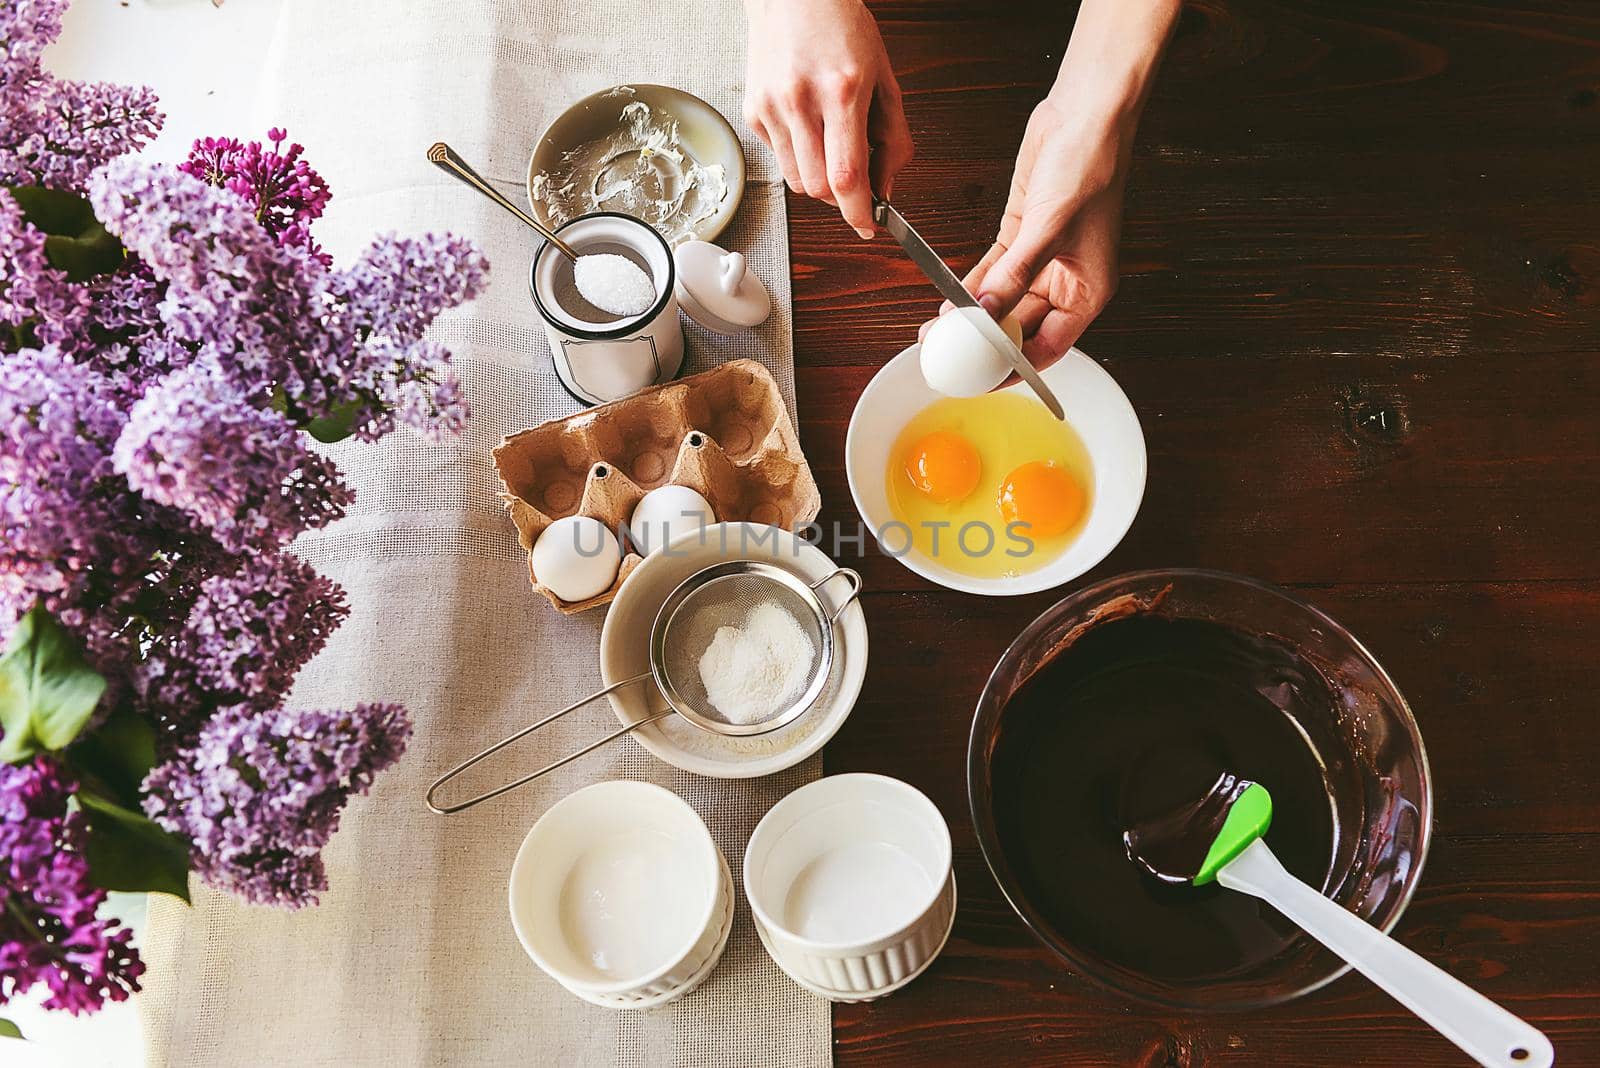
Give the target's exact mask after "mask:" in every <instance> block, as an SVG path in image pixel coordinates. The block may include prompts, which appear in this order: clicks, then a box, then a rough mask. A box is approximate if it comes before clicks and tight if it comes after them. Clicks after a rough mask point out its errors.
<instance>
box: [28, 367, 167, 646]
mask: <svg viewBox="0 0 1600 1068" xmlns="http://www.w3.org/2000/svg"><path fill="white" fill-rule="evenodd" d="M122 418H123V417H122V414H121V412H120V411H119V410H118V409H117V406H116V404H115V403H114V401H113V398H112V394H111V391H110V390H109V389H108V388H106V384H105V382H104V381H103V380H102V379H101V378H100V376H99V375H97V374H95V373H94V372H93V371H92V370H90V369H89V368H86V367H80V366H78V365H76V364H74V363H72V362H71V361H70V360H67V359H66V358H65V357H64V356H62V355H61V354H60V353H59V352H57V351H56V350H54V349H45V350H42V351H41V350H33V349H24V350H23V351H22V352H19V353H16V354H15V355H11V356H6V357H3V358H0V633H5V632H9V631H10V629H11V627H12V625H13V624H14V623H15V622H16V620H17V618H18V617H20V616H21V615H22V613H24V612H26V611H27V610H28V609H29V608H30V607H32V606H33V604H34V602H35V601H36V600H39V599H41V598H43V599H45V601H46V603H47V605H48V606H50V607H55V606H56V605H57V604H61V603H78V602H81V601H82V600H83V599H84V597H85V595H86V593H87V591H88V589H89V588H90V587H91V586H95V587H105V586H107V585H109V584H110V580H111V579H112V578H114V577H115V576H118V575H121V574H125V573H126V570H127V569H128V568H129V567H131V566H134V565H136V564H137V563H138V556H139V554H140V553H141V551H145V547H144V544H143V540H142V538H141V537H140V534H139V531H138V530H137V529H136V528H134V529H129V528H128V527H127V526H126V525H125V524H124V522H123V521H124V520H126V519H127V518H128V514H127V509H126V507H125V506H126V504H127V502H126V501H125V500H124V499H122V498H123V497H125V496H126V486H125V485H121V480H120V479H117V478H116V477H115V472H113V470H112V468H111V447H112V443H113V442H115V441H116V440H117V435H118V434H119V433H121V431H122ZM119 489H120V493H119ZM102 568H104V569H106V570H107V571H108V574H107V575H106V576H104V577H101V576H100V575H99V571H100V570H101V569H102Z"/></svg>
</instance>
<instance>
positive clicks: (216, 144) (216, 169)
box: [178, 127, 332, 266]
mask: <svg viewBox="0 0 1600 1068" xmlns="http://www.w3.org/2000/svg"><path fill="white" fill-rule="evenodd" d="M288 136H289V135H288V134H287V133H286V132H285V131H283V130H280V129H277V128H276V127H274V128H273V129H271V130H268V131H267V140H268V141H270V142H272V147H271V148H270V149H269V148H267V147H266V146H264V145H263V144H262V143H261V142H260V141H251V142H249V143H248V144H245V143H243V142H241V141H239V140H238V139H237V138H234V137H207V138H203V139H201V140H198V141H196V142H195V143H194V147H193V148H191V149H190V150H189V158H188V159H187V160H185V161H184V162H182V163H180V164H179V165H178V169H179V170H180V171H183V172H184V173H185V174H192V175H194V176H195V177H196V178H199V179H200V180H201V181H203V182H205V183H207V184H208V185H214V186H218V187H220V188H223V189H227V190H230V191H232V192H233V193H235V194H237V195H238V196H239V197H240V198H241V199H243V200H244V201H245V203H247V204H249V205H250V206H251V207H252V208H253V209H254V210H255V216H256V221H257V222H259V223H261V225H262V226H263V227H264V228H265V229H266V231H267V233H269V234H271V235H272V236H273V237H275V238H277V239H278V243H279V244H282V245H289V246H297V247H300V248H304V249H306V250H308V251H309V252H311V253H312V254H313V255H314V256H316V258H317V259H318V260H319V261H321V262H322V264H323V265H324V266H326V265H328V264H330V263H331V262H332V257H330V256H328V255H327V254H326V253H324V252H323V251H322V250H321V249H320V248H318V247H317V246H316V244H315V243H314V242H313V241H312V240H311V223H312V222H314V221H315V220H316V219H317V218H319V217H320V216H321V215H322V209H323V208H324V207H326V206H327V203H328V198H329V193H328V183H327V182H324V181H323V180H322V176H321V175H319V174H318V173H317V172H316V171H314V170H312V169H311V165H310V164H308V163H307V162H306V161H305V160H304V159H302V158H301V153H302V152H304V151H305V149H304V148H303V147H302V146H300V145H298V144H291V145H290V146H289V148H288V150H287V151H285V150H284V148H283V142H284V141H285V140H286V139H287V138H288Z"/></svg>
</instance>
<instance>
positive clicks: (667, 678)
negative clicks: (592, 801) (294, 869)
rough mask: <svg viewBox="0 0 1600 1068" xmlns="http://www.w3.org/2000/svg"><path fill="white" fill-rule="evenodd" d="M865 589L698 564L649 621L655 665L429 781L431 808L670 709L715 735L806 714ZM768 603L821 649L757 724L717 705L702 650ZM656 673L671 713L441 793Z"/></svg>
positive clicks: (773, 570) (773, 569)
mask: <svg viewBox="0 0 1600 1068" xmlns="http://www.w3.org/2000/svg"><path fill="white" fill-rule="evenodd" d="M836 578H843V579H844V580H845V581H846V582H847V583H848V584H849V587H850V592H849V595H848V596H846V597H845V598H844V600H842V601H840V602H839V603H838V604H837V605H835V606H834V607H833V608H832V609H829V608H828V607H827V606H825V605H824V604H823V603H822V600H821V598H820V596H819V595H818V591H819V590H820V589H821V588H822V587H823V586H824V585H826V584H827V583H829V582H831V581H832V580H834V579H836ZM860 593H861V576H860V575H859V574H857V573H856V572H855V571H852V570H851V569H850V568H848V567H841V568H836V569H835V570H833V571H830V572H828V573H827V574H826V575H824V576H822V578H820V579H817V580H816V581H815V582H810V583H808V582H806V581H805V580H804V579H801V578H798V577H797V576H795V575H794V574H792V573H790V572H789V571H786V570H784V569H783V568H781V567H777V566H775V565H772V564H765V563H761V562H760V561H756V560H730V561H728V562H726V563H721V564H713V565H711V566H710V567H707V568H704V569H702V570H700V571H696V572H695V573H694V574H692V575H690V576H689V577H688V578H686V579H684V580H683V581H682V582H680V583H679V584H678V585H677V587H676V588H674V589H673V591H672V593H671V594H669V595H668V596H667V599H666V600H665V601H663V602H662V604H661V607H660V608H659V609H658V610H657V611H656V618H655V622H654V623H652V624H651V626H650V670H649V671H646V672H642V673H641V674H638V675H634V676H632V677H631V678H626V679H619V680H618V681H616V682H613V683H612V684H611V685H609V686H607V687H605V688H604V689H601V690H596V691H595V692H594V693H592V694H590V695H589V696H588V697H585V698H583V699H582V700H581V701H576V702H574V703H573V704H570V705H568V706H567V707H566V708H563V709H562V710H561V711H559V712H556V713H553V714H551V715H549V716H546V717H545V718H544V719H541V720H539V721H538V722H537V723H534V724H531V725H530V726H527V727H524V728H522V730H520V731H518V732H517V733H515V734H513V735H511V736H509V737H507V738H503V739H501V740H500V741H498V742H496V743H495V744H494V745H491V746H490V747H489V748H487V749H485V750H483V751H482V752H481V753H478V754H477V755H476V756H473V757H472V758H471V759H469V760H466V761H464V762H463V763H461V764H458V765H456V766H455V767H454V768H452V769H450V770H449V771H447V772H446V773H445V774H443V775H441V776H440V777H439V778H438V779H437V780H435V781H434V784H433V785H432V786H430V787H428V793H427V798H426V799H427V803H428V807H429V808H430V809H432V810H433V811H435V812H437V813H440V814H441V815H443V814H447V813H451V812H460V811H461V810H462V809H466V808H471V807H472V806H473V805H476V804H477V803H478V802H480V801H487V800H489V799H490V798H491V797H498V796H500V795H501V794H503V793H505V792H507V791H508V790H515V789H516V788H517V787H519V786H522V785H523V784H525V783H529V782H532V781H533V780H534V779H537V778H538V777H539V776H541V775H543V774H545V773H546V772H550V771H554V770H555V769H556V768H559V767H561V766H562V765H563V764H566V763H569V762H571V761H573V760H576V759H578V758H579V757H581V756H583V755H585V754H587V753H591V752H593V751H594V750H596V749H598V748H600V747H601V746H602V745H605V744H606V743H608V742H613V741H615V740H617V739H618V738H621V737H622V736H623V735H624V734H629V733H631V732H633V731H635V730H637V729H639V728H640V727H642V726H644V725H645V724H647V723H654V722H655V721H656V720H658V719H665V718H666V717H667V716H671V715H679V716H682V717H683V718H684V719H686V720H688V721H689V722H690V723H691V724H693V725H694V726H696V727H698V728H700V729H701V730H703V731H709V732H711V733H713V734H721V735H726V736H729V737H741V736H747V735H753V734H766V733H769V732H771V731H775V730H777V729H778V728H780V727H784V726H787V725H788V724H790V723H793V722H794V721H795V720H797V719H799V718H800V717H801V716H803V715H805V714H806V712H808V711H809V710H810V709H811V707H812V706H813V705H815V704H816V702H817V698H819V697H821V696H822V691H823V689H824V688H825V687H826V686H827V684H828V676H829V674H830V673H831V672H832V670H833V657H834V640H833V625H834V622H835V621H836V620H838V618H839V614H840V613H841V612H843V611H844V610H845V609H846V608H848V607H849V606H850V604H851V602H853V601H854V600H855V599H856V597H857V596H858V595H859V594H860ZM765 604H774V605H777V606H778V607H780V608H782V609H783V610H784V611H785V612H787V613H788V614H789V615H790V616H791V617H792V618H793V619H794V621H795V622H796V623H798V624H799V625H800V628H801V630H803V631H804V632H805V635H806V637H807V638H808V639H809V640H810V642H811V647H812V649H813V650H815V654H814V656H813V657H812V661H811V665H810V669H809V671H807V672H806V673H805V675H804V679H803V685H802V686H801V687H799V688H798V689H797V690H796V692H795V695H794V696H793V697H792V698H789V699H788V700H787V702H786V703H784V704H782V705H780V706H779V707H777V708H775V709H773V710H772V712H771V713H769V714H768V715H766V716H764V717H763V718H761V719H759V720H757V721H755V722H753V723H733V722H730V721H729V720H728V719H727V718H726V717H724V716H723V715H722V714H721V713H720V712H718V711H717V708H716V706H715V705H714V704H713V703H712V701H711V698H710V695H709V694H707V693H706V687H705V684H704V683H703V682H702V681H701V679H700V657H701V655H702V654H703V653H704V652H705V650H706V648H707V647H708V646H709V645H710V644H711V642H712V639H713V637H714V636H715V635H716V633H717V630H718V628H720V627H741V626H743V624H744V622H745V621H746V620H747V619H749V617H750V614H751V613H752V612H753V611H754V610H755V609H756V608H758V607H760V606H762V605H765ZM646 679H653V680H654V681H655V684H656V688H657V689H658V690H660V691H661V695H662V697H664V698H665V699H666V701H667V704H668V705H669V706H670V707H669V708H668V709H667V710H666V711H664V712H657V713H656V714H654V715H651V716H646V717H645V718H644V719H641V720H637V721H635V722H633V723H630V724H628V725H627V726H625V727H623V728H621V729H620V730H616V731H613V732H611V733H610V734H608V735H606V736H605V737H604V738H600V739H598V740H596V741H594V742H591V743H590V744H588V745H586V746H584V747H583V748H582V749H579V750H578V751H577V752H575V753H569V754H567V755H566V756H564V757H562V758H561V759H559V760H556V761H554V762H552V763H550V764H546V765H545V766H544V767H542V768H540V769H539V770H538V771H535V772H532V773H530V774H528V775H524V776H523V777H522V778H520V779H517V780H515V781H513V782H508V783H505V784H504V785H502V786H497V787H495V788H494V789H492V790H489V791H487V792H485V793H481V794H479V795H478V796H476V797H473V798H469V799H467V800H466V801H460V802H457V803H455V804H449V805H442V804H440V803H438V801H436V800H435V796H436V795H437V794H438V792H439V790H440V788H441V787H443V786H444V785H445V783H447V782H449V781H450V780H451V779H453V778H455V777H456V776H457V775H460V774H461V773H462V772H464V771H466V770H467V769H468V768H470V767H472V766H473V765H474V764H476V763H478V762H479V761H481V760H483V759H484V758H485V757H488V756H491V755H492V754H494V753H497V752H499V751H500V750H501V749H504V748H505V747H506V746H508V745H510V744H511V743H513V742H515V741H518V740H520V739H522V738H525V737H527V736H528V735H530V734H532V733H533V732H534V731H536V730H538V729H539V728H540V727H543V726H545V725H546V724H549V723H554V722H555V721H556V720H558V719H560V718H561V717H562V716H564V715H566V714H567V713H568V712H572V711H574V710H575V709H579V708H582V707H583V706H584V705H586V704H589V703H590V702H591V701H595V700H598V699H599V698H601V697H604V696H606V695H607V694H609V693H612V692H614V691H616V690H620V689H622V688H623V687H624V686H632V685H634V684H635V683H639V682H643V681H645V680H646Z"/></svg>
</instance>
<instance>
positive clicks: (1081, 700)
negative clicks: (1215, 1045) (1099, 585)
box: [992, 613, 1335, 985]
mask: <svg viewBox="0 0 1600 1068" xmlns="http://www.w3.org/2000/svg"><path fill="white" fill-rule="evenodd" d="M1334 703H1335V694H1334V690H1333V687H1331V686H1330V684H1329V683H1328V682H1327V680H1326V679H1325V678H1324V677H1323V676H1322V674H1321V673H1319V672H1318V671H1317V670H1316V668H1315V667H1313V666H1312V665H1311V664H1309V663H1308V662H1306V661H1305V660H1304V659H1303V658H1302V657H1300V656H1299V655H1298V654H1297V653H1296V652H1295V651H1294V650H1293V649H1291V648H1290V647H1289V646H1287V645H1286V644H1284V643H1282V642H1280V641H1278V640H1276V639H1273V638H1270V637H1263V636H1257V635H1250V634H1245V633H1243V632H1240V631H1237V630H1234V629H1232V628H1230V627H1227V626H1224V625H1222V624H1218V623H1213V622H1209V621H1205V620H1197V619H1173V618H1168V617H1165V616H1162V615H1159V614H1153V613H1149V614H1133V615H1128V616H1125V617H1123V618H1114V619H1111V620H1109V621H1103V622H1100V623H1096V624H1094V625H1092V626H1090V627H1088V628H1087V629H1086V630H1085V631H1083V632H1082V633H1079V634H1077V635H1075V636H1074V638H1073V640H1072V641H1071V642H1070V644H1068V645H1067V646H1066V647H1065V648H1063V649H1061V650H1058V651H1057V652H1056V653H1055V655H1054V656H1053V657H1052V658H1051V659H1050V660H1049V661H1047V662H1046V663H1045V664H1043V665H1042V666H1041V667H1040V668H1039V669H1038V670H1036V671H1035V672H1034V673H1033V674H1032V675H1031V676H1030V677H1029V678H1028V679H1027V680H1026V681H1025V682H1024V683H1023V684H1022V685H1021V686H1020V687H1019V688H1018V689H1017V691H1016V692H1015V693H1014V694H1013V695H1012V696H1011V699H1010V701H1009V702H1007V705H1006V708H1005V714H1004V716H1003V717H1002V720H1001V727H1000V735H999V737H998V739H997V741H996V748H995V752H994V758H993V774H992V782H993V807H994V815H995V823H996V831H997V834H998V836H999V839H1000V844H1001V850H1002V852H1003V854H1004V856H1005V858H1006V863H1007V864H1008V865H1009V866H1010V868H1011V869H1012V873H1013V875H1014V877H1015V879H1016V880H1017V882H1018V883H1019V885H1020V887H1021V889H1022V890H1023V893H1024V895H1025V897H1026V898H1027V900H1028V901H1029V902H1030V903H1031V904H1032V906H1033V908H1034V909H1035V910H1036V912H1037V913H1038V914H1039V916H1038V918H1039V919H1041V920H1042V921H1043V923H1044V925H1045V926H1046V927H1047V928H1050V929H1052V930H1050V931H1048V932H1047V933H1049V934H1052V935H1053V936H1054V937H1056V938H1057V939H1059V940H1060V941H1063V942H1065V943H1067V944H1070V945H1072V946H1074V947H1076V948H1077V950H1078V951H1079V952H1082V953H1085V954H1088V955H1091V956H1095V957H1098V958H1100V959H1101V960H1103V961H1104V962H1106V963H1107V964H1110V965H1112V966H1115V967H1121V968H1126V969H1129V970H1131V971H1134V972H1137V973H1140V974H1142V975H1144V976H1147V977H1149V978H1152V979H1156V980H1158V981H1162V982H1169V983H1173V984H1182V985H1187V984H1201V983H1204V982H1206V981H1207V980H1211V979H1215V978H1220V977H1224V976H1230V975H1234V974H1237V973H1240V972H1242V971H1245V970H1247V969H1249V968H1251V967H1253V966H1254V965H1256V964H1258V963H1260V962H1262V961H1265V960H1267V959H1269V958H1271V957H1273V956H1275V955H1276V954H1278V953H1279V952H1281V951H1283V950H1284V949H1285V947H1287V946H1288V945H1289V943H1290V942H1291V941H1293V940H1295V939H1296V938H1297V937H1298V931H1297V929H1296V928H1295V927H1294V925H1293V924H1291V923H1289V922H1288V921H1287V920H1285V919H1283V918H1282V917H1281V916H1279V915H1278V914H1277V913H1276V912H1275V911H1274V910H1273V909H1272V908H1271V907H1270V906H1267V905H1265V904H1263V903H1261V902H1259V901H1257V900H1255V899H1254V898H1251V897H1248V896H1246V895H1244V894H1237V893H1233V892H1231V891H1228V890H1225V889H1223V888H1222V887H1220V886H1217V885H1215V884H1211V885H1207V886H1202V887H1195V886H1191V885H1187V884H1185V885H1173V884H1171V883H1168V882H1163V881H1161V880H1160V879H1158V878H1156V877H1155V876H1153V875H1152V874H1151V873H1149V872H1148V871H1145V870H1142V869H1141V868H1140V867H1139V866H1138V865H1136V864H1135V863H1133V862H1132V861H1131V860H1130V859H1129V857H1128V854H1127V852H1126V850H1125V843H1124V840H1123V835H1124V832H1125V831H1126V830H1127V829H1128V828H1130V827H1134V826H1138V825H1140V824H1145V823H1148V822H1149V821H1158V820H1160V819H1161V818H1162V817H1170V816H1171V814H1172V813H1174V812H1175V811H1180V810H1182V809H1184V807H1185V806H1188V807H1190V808H1191V809H1192V807H1193V805H1194V803H1195V799H1196V798H1201V797H1205V796H1206V795H1207V794H1208V793H1209V791H1210V790H1211V788H1212V787H1213V785H1214V784H1216V783H1217V781H1218V779H1219V778H1220V777H1221V776H1222V775H1223V774H1224V773H1233V774H1236V775H1238V776H1239V777H1241V778H1245V779H1249V780H1251V781H1254V782H1259V783H1261V784H1263V785H1264V786H1266V787H1267V789H1269V790H1270V791H1271V792H1272V797H1273V824H1272V828H1271V830H1270V831H1268V833H1267V836H1266V840H1267V843H1268V845H1270V846H1271V847H1272V850H1273V852H1274V853H1276V854H1277V856H1278V858H1279V859H1280V860H1281V861H1282V862H1283V864H1284V866H1285V867H1287V868H1288V869H1289V871H1291V872H1293V873H1294V874H1295V875H1296V876H1298V877H1299V878H1300V879H1302V880H1303V881H1305V882H1307V883H1309V884H1310V885H1312V886H1317V887H1321V886H1323V885H1324V883H1325V881H1326V880H1327V879H1328V876H1329V872H1330V869H1331V867H1332V865H1333V858H1334V845H1335V823H1334V807H1333V803H1332V801H1331V791H1330V787H1329V784H1328V782H1327V780H1326V777H1325V775H1324V772H1323V770H1322V765H1321V763H1320V762H1319V760H1318V758H1317V755H1316V753H1314V752H1313V750H1312V749H1311V747H1310V745H1309V744H1308V742H1307V741H1306V738H1305V736H1304V735H1303V734H1302V731H1301V729H1300V727H1299V726H1298V724H1297V720H1304V721H1315V720H1321V721H1324V722H1325V721H1327V720H1328V719H1329V718H1330V716H1331V715H1332V711H1331V710H1332V708H1333V706H1334ZM1207 845H1209V838H1207V840H1206V841H1205V842H1204V843H1201V845H1200V850H1201V855H1200V858H1196V859H1194V861H1193V866H1194V870H1198V868H1199V863H1200V859H1203V857H1204V849H1205V847H1206V846H1207ZM1164 863H1170V864H1173V865H1175V866H1176V867H1177V868H1178V869H1179V870H1181V869H1182V868H1183V867H1184V866H1187V865H1188V863H1189V859H1188V858H1187V856H1186V855H1182V856H1179V857H1178V858H1176V859H1173V858H1168V859H1167V860H1166V861H1164Z"/></svg>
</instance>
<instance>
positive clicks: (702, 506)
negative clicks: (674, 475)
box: [628, 486, 717, 554]
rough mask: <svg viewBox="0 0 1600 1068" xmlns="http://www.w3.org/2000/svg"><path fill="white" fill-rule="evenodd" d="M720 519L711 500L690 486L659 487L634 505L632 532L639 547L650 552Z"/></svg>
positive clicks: (629, 528)
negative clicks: (717, 517)
mask: <svg viewBox="0 0 1600 1068" xmlns="http://www.w3.org/2000/svg"><path fill="white" fill-rule="evenodd" d="M716 521H717V519H716V516H714V515H712V514H711V505H710V503H709V502H708V501H707V500H706V499H705V498H704V497H702V496H700V494H698V493H696V492H695V491H694V490H692V489H690V488H689V487H688V486H657V487H656V488H655V489H653V490H651V491H650V492H649V493H646V494H645V495H644V497H643V498H642V499H641V500H640V501H639V503H638V504H637V505H636V506H635V507H634V509H633V518H632V519H630V520H628V533H629V534H631V535H633V544H634V545H635V546H636V547H637V548H638V550H639V551H640V552H641V553H645V554H649V553H653V552H655V551H656V550H657V549H659V548H661V547H662V546H663V545H666V544H668V543H669V542H671V541H672V539H673V538H676V537H680V536H682V535H684V534H686V533H688V532H689V531H691V530H699V529H700V528H701V527H703V526H707V525H709V524H711V523H715V522H716Z"/></svg>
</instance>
